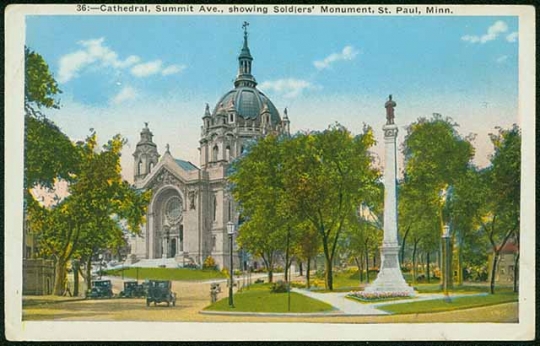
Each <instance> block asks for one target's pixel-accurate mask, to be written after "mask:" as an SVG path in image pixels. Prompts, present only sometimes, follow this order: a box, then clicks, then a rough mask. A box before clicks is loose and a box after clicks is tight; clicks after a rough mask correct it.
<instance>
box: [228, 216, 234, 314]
mask: <svg viewBox="0 0 540 346" xmlns="http://www.w3.org/2000/svg"><path fill="white" fill-rule="evenodd" d="M227 234H228V235H229V241H230V260H231V263H230V266H229V307H231V308H234V302H233V284H234V279H233V274H234V271H233V235H234V223H233V222H232V221H229V222H227Z"/></svg>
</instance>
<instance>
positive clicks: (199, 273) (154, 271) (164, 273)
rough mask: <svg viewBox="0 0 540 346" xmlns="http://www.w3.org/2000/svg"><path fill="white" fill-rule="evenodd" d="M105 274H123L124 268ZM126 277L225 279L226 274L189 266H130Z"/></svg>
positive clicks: (147, 278)
mask: <svg viewBox="0 0 540 346" xmlns="http://www.w3.org/2000/svg"><path fill="white" fill-rule="evenodd" d="M105 275H110V276H122V269H115V270H107V271H105ZM124 277H125V278H133V279H136V278H138V279H139V280H173V281H182V280H186V281H189V280H212V279H224V278H226V276H225V274H223V273H222V272H220V271H217V270H199V269H187V268H129V269H125V270H124Z"/></svg>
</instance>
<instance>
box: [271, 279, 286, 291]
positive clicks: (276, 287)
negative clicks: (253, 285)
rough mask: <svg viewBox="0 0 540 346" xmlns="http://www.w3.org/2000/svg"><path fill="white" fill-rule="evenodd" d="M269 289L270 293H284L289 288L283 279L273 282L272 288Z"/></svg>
mask: <svg viewBox="0 0 540 346" xmlns="http://www.w3.org/2000/svg"><path fill="white" fill-rule="evenodd" d="M270 291H271V292H272V293H286V292H288V291H289V289H288V286H287V283H286V282H285V281H283V280H279V281H278V282H274V283H273V284H272V289H271V290H270Z"/></svg>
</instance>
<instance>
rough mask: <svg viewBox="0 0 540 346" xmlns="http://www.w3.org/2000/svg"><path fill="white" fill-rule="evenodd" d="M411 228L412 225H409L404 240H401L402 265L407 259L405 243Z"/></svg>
mask: <svg viewBox="0 0 540 346" xmlns="http://www.w3.org/2000/svg"><path fill="white" fill-rule="evenodd" d="M410 229H411V227H410V226H409V228H408V229H407V230H406V231H405V234H404V235H403V240H402V242H401V249H400V251H401V256H400V257H401V261H399V263H401V265H403V264H404V261H405V243H406V242H407V236H408V235H409V230H410Z"/></svg>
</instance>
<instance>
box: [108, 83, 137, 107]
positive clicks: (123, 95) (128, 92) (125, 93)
mask: <svg viewBox="0 0 540 346" xmlns="http://www.w3.org/2000/svg"><path fill="white" fill-rule="evenodd" d="M136 97H137V91H136V90H135V89H133V88H132V87H130V86H126V87H123V88H122V90H120V92H119V93H118V94H116V96H114V97H113V98H112V99H111V103H112V104H114V105H117V104H120V103H122V102H125V101H129V100H133V99H135V98H136Z"/></svg>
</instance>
